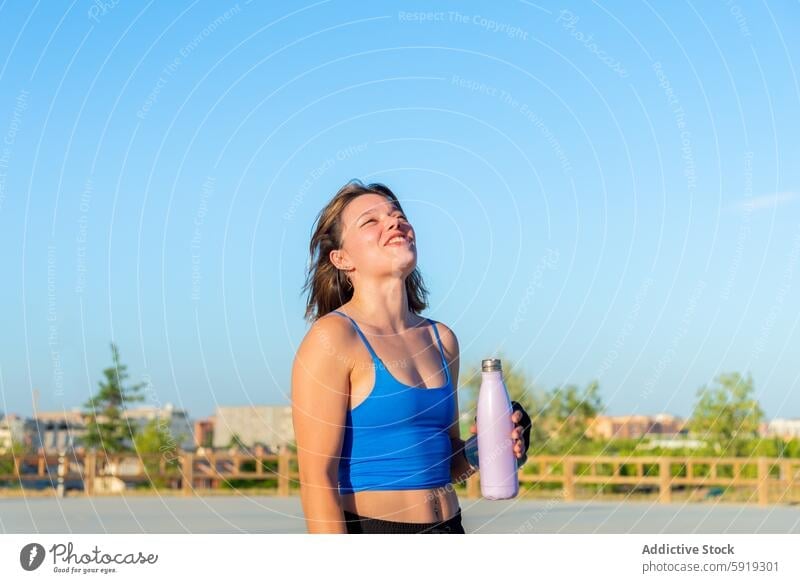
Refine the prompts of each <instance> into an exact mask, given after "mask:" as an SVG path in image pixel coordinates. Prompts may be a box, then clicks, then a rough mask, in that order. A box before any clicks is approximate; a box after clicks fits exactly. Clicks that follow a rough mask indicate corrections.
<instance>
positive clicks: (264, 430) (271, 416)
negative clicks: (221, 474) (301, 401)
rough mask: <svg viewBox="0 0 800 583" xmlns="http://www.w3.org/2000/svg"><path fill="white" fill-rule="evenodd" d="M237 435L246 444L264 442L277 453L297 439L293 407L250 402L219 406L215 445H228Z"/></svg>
mask: <svg viewBox="0 0 800 583" xmlns="http://www.w3.org/2000/svg"><path fill="white" fill-rule="evenodd" d="M234 434H235V435H237V436H238V438H239V441H240V442H241V443H242V444H243V445H245V446H246V447H254V446H256V445H262V446H265V447H267V448H268V449H270V450H271V451H272V452H277V451H278V449H279V448H280V447H281V446H283V445H287V444H289V443H290V442H292V441H294V428H293V426H292V408H291V406H288V405H287V406H269V405H249V406H244V407H217V410H216V412H215V413H214V442H213V443H214V448H226V447H228V446H229V445H230V444H231V440H232V439H233V437H234Z"/></svg>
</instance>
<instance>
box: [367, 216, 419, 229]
mask: <svg viewBox="0 0 800 583" xmlns="http://www.w3.org/2000/svg"><path fill="white" fill-rule="evenodd" d="M395 216H396V217H398V218H399V219H400V220H401V221H404V222H407V221H408V219H407V218H406V217H405V215H395ZM370 223H377V221H376V220H375V219H367V220H366V221H364V223H363V224H362V225H361V226H362V227H365V226H367V225H368V224H370Z"/></svg>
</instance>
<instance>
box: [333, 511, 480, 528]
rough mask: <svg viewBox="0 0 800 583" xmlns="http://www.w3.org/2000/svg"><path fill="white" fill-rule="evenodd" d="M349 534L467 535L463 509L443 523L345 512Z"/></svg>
mask: <svg viewBox="0 0 800 583" xmlns="http://www.w3.org/2000/svg"><path fill="white" fill-rule="evenodd" d="M344 518H345V524H346V525H347V534H466V533H465V532H464V527H463V526H462V525H461V508H459V509H458V512H456V514H455V516H453V517H452V518H450V519H449V520H445V521H441V522H395V521H393V520H382V519H380V518H370V517H368V516H360V515H358V514H354V513H352V512H349V511H347V510H345V511H344Z"/></svg>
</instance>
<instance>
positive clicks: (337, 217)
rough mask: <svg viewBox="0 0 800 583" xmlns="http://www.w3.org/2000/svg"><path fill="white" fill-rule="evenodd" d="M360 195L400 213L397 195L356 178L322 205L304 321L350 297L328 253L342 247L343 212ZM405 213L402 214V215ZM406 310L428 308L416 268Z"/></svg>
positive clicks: (409, 280)
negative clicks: (377, 199) (380, 198)
mask: <svg viewBox="0 0 800 583" xmlns="http://www.w3.org/2000/svg"><path fill="white" fill-rule="evenodd" d="M362 194H380V195H381V196H385V197H386V198H388V199H389V200H391V201H392V202H393V203H394V204H395V205H396V206H397V208H398V209H400V211H403V207H402V206H400V201H399V200H397V196H395V194H394V193H393V192H392V191H391V190H390V189H389V187H388V186H385V185H383V184H381V183H378V182H373V183H371V184H367V185H365V184H364V183H363V182H361V181H360V180H358V179H353V180H350V181H348V182H347V184H345V185H344V186H343V187H342V188H340V189H339V192H337V193H336V194H335V195H334V196H333V198H332V199H331V200H330V202H328V204H327V205H325V208H323V209H322V210H321V211H320V212H319V214H318V215H317V218H316V220H315V221H314V227H313V234H312V235H311V243H310V245H309V253H310V256H311V259H310V261H309V264H308V272H307V274H306V282H305V285H303V290H304V292H306V293H308V301H307V303H306V314H305V318H306V320H311V321H312V322H313V321H315V320H317V319H319V318H321V317H322V316H324V315H325V314H327V313H328V312H331V311H333V310H335V309H336V308H338V307H339V306H341V305H343V304H344V303H346V302H348V301H349V300H350V298H352V297H353V288H352V286H351V285H350V284H349V283H348V282H347V280H346V278H345V276H343V275H342V274H341V271H340V270H339V269H337V268H336V266H335V265H333V263H331V260H330V252H331V251H332V250H334V249H341V246H342V212H343V211H344V207H346V206H347V204H348V203H349V202H350V201H351V200H353V199H354V198H356V197H357V196H361V195H362ZM404 214H405V213H404ZM406 294H407V296H408V307H409V309H410V310H411V311H412V312H414V313H415V314H419V313H420V312H422V311H423V310H424V309H425V308H427V307H428V290H427V289H426V288H425V284H424V282H423V281H422V274H421V273H420V271H419V268H418V267H417V268H415V269H414V271H413V272H411V273H410V274H409V276H408V277H407V278H406Z"/></svg>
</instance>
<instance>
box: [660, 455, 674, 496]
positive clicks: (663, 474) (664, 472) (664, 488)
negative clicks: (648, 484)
mask: <svg viewBox="0 0 800 583" xmlns="http://www.w3.org/2000/svg"><path fill="white" fill-rule="evenodd" d="M669 462H670V460H669V458H663V457H662V458H661V459H660V460H658V482H659V483H658V501H659V502H660V503H661V504H669V503H670V502H672V475H671V474H670V463H669Z"/></svg>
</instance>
